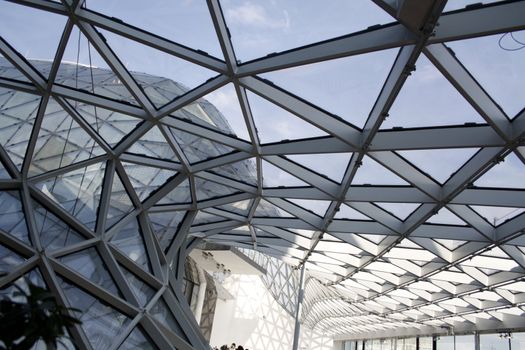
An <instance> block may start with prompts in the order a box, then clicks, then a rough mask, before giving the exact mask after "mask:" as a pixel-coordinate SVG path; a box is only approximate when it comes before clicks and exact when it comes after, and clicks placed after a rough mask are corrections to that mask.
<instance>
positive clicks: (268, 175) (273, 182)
mask: <svg viewBox="0 0 525 350" xmlns="http://www.w3.org/2000/svg"><path fill="white" fill-rule="evenodd" d="M262 173H263V184H264V187H279V186H286V187H294V186H309V185H308V184H307V183H306V182H304V181H303V180H301V179H299V178H297V177H295V176H294V175H292V174H290V173H289V172H287V171H284V170H283V169H281V168H279V167H276V166H275V165H273V164H271V163H270V162H267V161H265V160H263V161H262Z"/></svg>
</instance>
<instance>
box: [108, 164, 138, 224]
mask: <svg viewBox="0 0 525 350" xmlns="http://www.w3.org/2000/svg"><path fill="white" fill-rule="evenodd" d="M134 208H135V206H134V205H133V202H132V201H131V198H130V197H129V194H128V192H127V191H126V189H125V187H124V184H123V183H122V180H121V178H120V175H119V174H118V172H115V174H114V175H113V185H112V186H111V195H110V197H109V207H108V216H107V218H106V228H109V227H111V226H113V224H115V223H117V222H118V221H120V219H122V218H123V217H124V216H126V214H128V213H129V212H131V211H132V210H133V209H134Z"/></svg>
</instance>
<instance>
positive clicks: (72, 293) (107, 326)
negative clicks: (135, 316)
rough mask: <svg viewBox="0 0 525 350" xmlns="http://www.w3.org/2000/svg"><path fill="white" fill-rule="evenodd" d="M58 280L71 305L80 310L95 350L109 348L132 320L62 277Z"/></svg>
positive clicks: (88, 336) (81, 318) (85, 330)
mask: <svg viewBox="0 0 525 350" xmlns="http://www.w3.org/2000/svg"><path fill="white" fill-rule="evenodd" d="M58 279H59V281H60V286H61V287H62V290H63V291H64V293H65V295H66V298H67V300H68V301H69V303H70V304H71V305H74V306H75V308H77V309H79V310H80V311H79V313H78V315H77V317H78V318H79V319H80V321H82V325H81V327H82V329H83V330H84V333H86V336H87V339H88V340H89V342H90V344H91V346H92V347H93V349H94V350H99V349H100V350H102V349H107V348H109V347H110V345H111V344H112V343H113V340H114V339H115V338H116V337H118V336H119V335H120V333H122V331H124V330H125V328H126V326H127V325H128V323H129V322H130V319H129V318H128V317H126V316H125V315H123V314H121V313H120V312H118V311H116V310H115V309H113V308H111V307H110V306H109V305H107V304H105V303H104V302H102V301H100V300H98V299H96V298H95V297H93V296H91V295H90V294H88V293H86V292H84V291H82V290H81V289H79V288H77V287H75V286H74V285H72V284H70V283H68V282H66V281H65V280H63V279H61V278H60V277H59V278H58Z"/></svg>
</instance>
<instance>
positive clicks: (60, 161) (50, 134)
mask: <svg viewBox="0 0 525 350" xmlns="http://www.w3.org/2000/svg"><path fill="white" fill-rule="evenodd" d="M104 153H105V152H104V150H103V149H102V148H100V146H99V145H98V144H97V143H96V142H95V140H93V138H92V137H91V136H90V135H89V134H88V133H87V132H86V131H85V130H84V129H83V128H82V127H81V126H80V125H79V124H78V123H77V122H76V121H75V120H74V119H73V118H71V116H70V115H69V114H68V113H67V112H66V111H64V110H63V109H62V107H61V106H60V105H59V104H58V103H57V102H56V101H55V100H54V99H52V98H50V99H49V102H48V104H47V108H46V112H45V115H44V118H43V120H42V124H41V126H40V130H39V132H38V138H37V141H36V147H35V151H34V154H33V159H32V161H31V163H30V166H29V176H34V175H38V174H41V173H44V172H48V171H51V170H55V169H58V168H62V167H65V166H68V165H71V164H74V163H78V162H81V161H83V160H86V159H90V158H93V157H96V156H99V155H101V154H104Z"/></svg>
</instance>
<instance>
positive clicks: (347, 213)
mask: <svg viewBox="0 0 525 350" xmlns="http://www.w3.org/2000/svg"><path fill="white" fill-rule="evenodd" d="M334 218H335V219H350V220H367V221H370V220H372V219H370V218H369V217H368V216H366V215H364V214H361V213H360V212H358V211H357V210H355V209H354V208H351V207H349V206H348V205H346V204H344V203H343V204H341V206H340V207H339V211H338V212H337V213H335V215H334Z"/></svg>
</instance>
